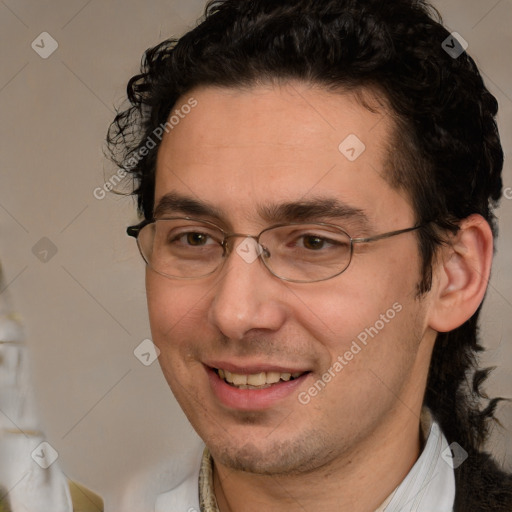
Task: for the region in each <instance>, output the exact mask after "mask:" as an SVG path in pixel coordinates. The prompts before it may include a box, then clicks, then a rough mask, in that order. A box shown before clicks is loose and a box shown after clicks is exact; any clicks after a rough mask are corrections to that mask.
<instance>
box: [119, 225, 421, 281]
mask: <svg viewBox="0 0 512 512" xmlns="http://www.w3.org/2000/svg"><path fill="white" fill-rule="evenodd" d="M163 220H189V221H193V222H200V223H202V224H209V225H210V226H212V227H214V228H216V229H218V230H219V231H220V232H221V233H222V234H223V235H224V238H223V240H222V242H220V244H219V245H220V246H221V247H222V249H223V253H222V257H223V258H224V257H226V258H227V256H229V255H230V252H231V249H230V247H229V245H228V244H227V240H228V239H230V238H233V237H244V238H252V239H253V240H255V242H256V243H257V244H258V246H259V247H261V248H262V249H263V250H262V252H261V253H260V254H259V255H258V258H259V259H261V260H262V262H263V265H264V266H265V268H266V269H267V270H268V271H269V272H270V273H271V274H272V275H273V276H275V277H277V278H278V279H281V280H282V281H288V282H292V283H318V282H321V281H328V280H329V279H333V278H334V277H337V276H339V275H340V274H343V272H345V270H347V268H348V267H349V266H350V263H351V262H352V255H353V253H354V244H355V243H370V242H377V241H379V240H384V239H386V238H391V237H393V236H397V235H401V234H403V233H409V232H411V231H415V230H418V229H421V228H423V227H425V225H426V224H428V223H422V224H417V225H416V226H412V227H410V228H405V229H398V230H394V231H387V232H386V233H380V234H378V235H374V236H370V237H363V238H352V237H351V236H350V235H349V234H348V233H347V232H346V231H345V230H344V229H343V228H341V227H340V226H337V225H336V224H330V223H328V222H285V223H282V224H274V225H272V226H269V227H267V228H265V229H263V230H262V231H260V233H259V234H258V235H248V234H244V233H230V232H227V231H225V230H224V229H222V228H221V227H220V226H218V225H217V224H215V223H214V222H211V221H208V220H204V219H197V218H194V217H188V216H185V217H164V218H161V219H155V218H152V219H144V220H143V221H141V222H140V223H139V224H135V225H133V226H128V227H127V228H126V234H127V235H128V236H130V237H133V238H135V240H136V241H137V247H138V249H139V252H140V255H141V256H142V259H143V260H144V261H145V263H146V265H148V266H149V267H150V268H151V269H152V270H153V271H154V272H156V273H157V274H160V275H161V276H164V277H167V278H168V279H202V278H204V277H208V276H210V275H212V274H213V273H214V272H215V271H217V270H218V269H219V268H220V267H221V266H222V265H223V263H224V262H222V261H221V263H219V265H218V266H217V267H215V268H214V269H213V270H212V271H211V272H209V273H208V274H204V275H202V276H198V277H178V276H170V275H168V274H164V273H163V272H159V271H158V270H156V269H154V268H153V267H152V266H151V263H150V262H149V261H148V260H147V259H146V256H145V255H144V253H143V251H142V248H141V246H140V243H139V233H140V232H141V231H142V229H144V228H145V227H146V226H148V225H149V224H154V223H156V222H158V221H163ZM308 224H312V225H315V226H326V227H330V228H336V229H337V230H338V231H340V232H341V233H343V234H345V235H347V237H348V238H349V240H350V254H349V258H348V263H347V266H346V267H345V268H344V269H343V270H341V271H340V272H338V273H337V274H334V275H333V276H330V277H325V278H322V279H315V280H314V281H303V280H297V279H289V278H286V277H281V276H278V275H277V274H276V273H275V272H274V271H273V270H272V269H271V268H270V267H268V265H267V263H266V260H265V259H264V258H261V256H262V254H265V253H266V254H267V257H268V256H270V252H269V251H268V249H267V248H266V247H265V246H264V245H262V244H260V242H259V239H260V237H261V235H262V234H263V233H265V232H266V231H270V230H272V229H275V228H280V227H284V226H302V225H308ZM224 261H226V260H224Z"/></svg>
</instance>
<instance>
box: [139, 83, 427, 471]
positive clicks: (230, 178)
mask: <svg viewBox="0 0 512 512" xmlns="http://www.w3.org/2000/svg"><path fill="white" fill-rule="evenodd" d="M190 96H193V97H194V98H195V100H197V106H195V107H194V108H193V109H191V112H190V113H189V114H188V115H186V116H184V118H183V119H181V120H180V122H179V123H178V124H177V125H175V126H174V128H173V129H172V131H170V132H169V134H168V135H166V137H165V138H164V140H163V142H162V145H161V148H160V150H159V155H158V163H157V173H156V189H155V197H156V200H155V204H156V205H158V204H159V202H160V201H161V200H162V198H163V197H164V196H165V195H166V194H169V193H174V194H179V195H182V196H186V197H189V198H191V199H193V200H194V201H197V202H200V203H204V204H207V205H208V206H212V207H213V208H215V209H216V211H217V212H218V214H219V218H217V217H216V216H213V217H212V216H203V215H197V214H196V215H194V214H193V212H188V211H182V210H180V211H177V210H171V209H169V210H166V211H165V212H160V213H159V215H160V216H162V215H161V214H162V213H164V215H163V216H176V215H186V214H189V215H191V216H193V217H199V218H201V219H204V220H208V221H212V222H215V223H216V224H218V225H219V226H221V227H222V228H224V230H225V231H230V232H236V233H244V234H252V235H257V234H258V233H259V232H260V231H261V230H263V229H264V228H266V227H268V225H269V224H268V223H267V222H266V221H265V220H264V219H263V218H262V217H260V216H259V214H258V212H259V210H260V209H261V207H262V206H269V205H276V206H279V205H282V204H284V203H296V202H304V201H308V200H311V199H312V198H315V199H318V198H322V199H326V200H327V199H333V200H336V201H338V202H341V203H343V204H344V205H345V207H346V208H347V210H349V211H352V210H357V211H360V212H363V213H364V216H361V215H350V214H349V215H345V216H344V217H342V218H337V217H330V216H326V215H324V214H322V215H320V216H318V215H314V214H313V213H311V215H310V216H309V217H308V219H307V222H329V223H332V224H336V225H338V226H341V227H342V228H343V229H344V230H345V231H347V232H348V233H349V234H350V235H351V236H352V237H353V238H356V237H365V236H372V235H375V234H379V233H383V232H386V231H392V230H398V229H402V228H408V227H411V226H413V225H414V224H415V219H414V216H413V211H412V209H411V206H410V203H409V201H408V199H407V196H406V194H405V193H403V192H401V191H397V190H395V189H393V188H391V187H390V185H389V184H388V182H387V181H386V180H385V179H384V177H383V176H384V174H385V162H386V159H387V151H388V141H389V140H390V135H391V131H392V125H391V121H390V118H389V117H388V116H385V115H383V113H380V114H375V113H372V112H370V111H369V110H367V109H366V108H364V107H363V106H362V105H361V104H360V103H359V102H358V101H357V100H356V98H355V97H354V96H353V95H351V94H348V93H347V94H343V93H336V94H335V93H332V92H326V91H323V90H320V89H318V88H316V89H314V88H310V87H309V88H308V87H306V86H305V85H302V84H298V83H294V84H287V85H283V86H281V87H271V86H268V87H255V88H252V89H250V90H244V91H241V90H234V89H221V88H202V89H197V90H194V91H193V92H192V93H191V94H190ZM187 100H188V97H187V98H184V99H183V104H185V103H186V102H187ZM179 107H180V104H178V105H176V108H179ZM187 110H188V109H187ZM352 134H353V135H355V136H357V138H358V139H359V140H360V141H362V142H363V143H364V145H365V146H366V149H365V150H364V152H362V153H361V154H360V155H359V156H358V157H357V158H355V159H354V156H357V155H358V153H359V152H360V151H361V149H362V146H361V145H360V143H358V142H357V140H356V139H355V138H354V137H353V136H352V138H349V139H348V142H347V143H345V144H344V145H343V144H342V146H341V149H340V148H339V146H340V144H341V143H342V142H343V141H344V140H345V139H346V138H347V137H348V136H349V135H352ZM347 145H348V146H347ZM351 148H354V151H352V150H351ZM348 157H349V158H348ZM167 206H169V205H167ZM278 220H279V219H276V221H278ZM301 220H304V219H301ZM243 241H244V239H243V237H242V238H236V239H235V242H234V250H233V251H232V253H231V255H230V256H229V258H228V259H227V260H226V261H225V263H224V265H223V266H222V267H221V268H220V269H218V270H217V271H216V272H215V273H214V274H212V275H210V276H208V277H205V278H201V279H193V280H178V279H169V278H166V277H164V276H162V275H159V274H157V273H155V272H154V271H152V270H151V269H149V268H148V270H147V276H146V279H147V296H148V306H149V315H150V322H151V329H152V335H153V340H154V342H155V344H156V345H157V346H158V347H159V349H160V351H161V355H160V364H161V366H162V369H163V372H164V374H165V377H166V379H167V381H168V383H169V385H170V387H171V388H172V391H173V393H174V395H175V396H176V398H177V400H178V401H179V403H180V405H181V407H182V408H183V410H184V411H185V413H186V415H187V417H188V419H189V420H190V422H191V423H192V425H193V427H194V428H195V429H196V431H197V432H198V433H199V435H200V436H201V437H202V438H203V440H204V441H205V442H206V444H207V445H208V447H209V448H210V451H211V452H212V454H213V456H214V459H215V460H216V461H217V462H220V463H222V464H225V465H227V466H230V467H235V468H240V469H244V470H247V471H253V472H260V473H267V474H280V473H294V472H298V471H306V470H310V469H314V468H317V467H320V466H322V465H325V464H328V463H330V462H335V461H340V460H348V459H350V454H351V453H357V452H358V451H360V450H361V449H363V448H362V447H363V446H364V445H365V443H366V444H367V445H368V443H371V442H372V439H373V440H374V441H375V439H379V436H381V437H382V436H383V435H386V434H385V432H387V434H389V433H390V432H392V431H393V432H394V433H395V434H398V433H399V431H400V429H401V428H402V427H403V425H404V424H409V425H411V424H414V422H417V415H418V414H419V410H420V408H421V401H422V394H423V388H424V385H425V379H426V375H427V370H428V363H429V356H430V351H431V345H432V342H433V338H434V337H433V333H432V332H431V330H430V329H429V328H428V301H427V300H422V301H420V300H418V299H417V298H416V285H417V283H418V280H419V278H420V275H419V269H420V261H419V254H418V249H417V240H416V237H415V233H414V232H412V233H406V234H402V235H399V236H396V237H393V238H389V239H384V240H380V241H378V242H374V243H369V244H356V245H355V247H354V254H353V258H352V262H351V264H350V266H349V267H348V269H347V270H346V271H345V272H344V273H342V274H340V275H338V276H336V277H334V278H332V279H329V280H326V281H322V282H316V283H293V282H285V281H283V280H280V279H278V278H277V277H275V276H273V275H272V274H271V273H270V272H269V271H268V270H267V269H266V268H265V266H264V265H263V264H262V262H261V260H259V259H257V260H256V261H254V262H252V263H247V262H246V261H245V259H244V258H242V257H241V256H240V255H239V254H238V253H237V251H236V247H237V246H238V244H240V243H243ZM336 362H337V364H336ZM218 369H221V370H224V371H226V370H227V371H229V372H231V373H232V374H236V379H241V380H244V379H245V378H246V377H245V376H246V375H251V376H252V377H248V378H249V381H248V382H249V384H250V383H251V382H262V381H261V380H258V379H261V378H262V376H261V375H259V376H256V374H261V373H263V372H265V375H264V376H263V378H264V379H267V380H269V381H270V380H275V379H276V374H277V375H278V376H279V378H280V380H279V382H277V383H275V384H272V385H271V386H266V387H263V388H261V389H240V388H239V387H236V386H233V385H232V384H229V383H227V382H225V381H224V380H223V379H222V378H221V377H220V376H219V375H218V372H217V371H216V370H218ZM286 374H295V375H299V376H298V377H297V378H295V379H292V380H288V379H289V378H290V377H289V376H288V375H286ZM231 379H232V380H234V379H233V377H232V378H231ZM267 380H265V382H266V381H267ZM236 382H238V381H236ZM381 437H380V438H381Z"/></svg>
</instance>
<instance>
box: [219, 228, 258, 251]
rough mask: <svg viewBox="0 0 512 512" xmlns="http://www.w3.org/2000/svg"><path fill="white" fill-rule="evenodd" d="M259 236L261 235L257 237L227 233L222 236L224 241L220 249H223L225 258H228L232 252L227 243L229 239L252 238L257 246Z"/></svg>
mask: <svg viewBox="0 0 512 512" xmlns="http://www.w3.org/2000/svg"><path fill="white" fill-rule="evenodd" d="M260 236H261V233H260V234H259V235H248V234H246V233H228V234H225V235H224V239H223V240H222V247H223V248H224V251H225V253H226V256H229V254H230V253H231V251H232V247H231V246H230V245H229V244H228V243H227V242H228V240H229V239H230V238H252V239H253V240H254V241H255V242H256V243H257V244H258V245H259V243H260Z"/></svg>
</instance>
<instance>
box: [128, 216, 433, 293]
mask: <svg viewBox="0 0 512 512" xmlns="http://www.w3.org/2000/svg"><path fill="white" fill-rule="evenodd" d="M421 227H423V225H418V226H414V227H411V228H406V229H400V230H398V231H390V232H388V233H382V234H380V235H375V236H372V237H369V238H351V236H350V235H349V234H348V233H346V232H345V231H344V230H343V229H341V228H340V227H339V226H336V225H334V224H327V223H323V222H320V223H289V224H279V225H274V226H271V227H268V228H266V229H264V230H263V231H262V232H261V233H260V234H259V235H257V236H254V235H245V234H241V233H227V232H226V231H224V230H223V229H221V228H220V227H219V226H217V225H215V224H213V223H212V222H208V221H205V220H197V219H193V218H191V217H171V218H164V219H157V220H144V221H143V222H141V223H140V224H138V225H136V226H130V227H129V228H128V229H127V234H128V235H130V236H132V237H134V238H136V239H137V245H138V247H139V251H140V253H141V255H142V257H143V258H144V261H145V262H146V264H147V265H148V266H149V267H150V268H151V269H152V270H154V271H155V272H157V273H158V274H161V275H163V276H165V277H168V278H171V279H198V278H202V277H206V276H209V275H211V274H213V273H214V272H215V271H216V270H217V269H218V268H219V267H221V266H222V264H223V263H224V261H225V260H226V259H227V257H228V256H229V254H230V253H231V251H232V249H233V245H232V244H230V243H229V242H230V241H231V240H232V239H234V238H236V237H244V238H245V239H246V240H247V241H248V242H249V243H244V242H242V243H240V244H239V245H238V247H237V249H236V251H237V252H238V254H239V255H240V256H242V257H243V258H244V259H245V260H246V261H247V262H250V261H255V260H256V259H258V258H259V259H261V261H262V262H263V264H264V265H265V267H267V269H268V270H269V271H270V273H271V274H272V275H274V276H276V277H278V278H279V279H282V280H284V281H291V282H294V283H314V282H317V281H325V280H327V279H331V278H333V277H336V276H337V275H339V274H341V273H342V272H344V271H345V270H347V268H348V266H349V264H350V262H351V260H352V254H353V252H354V244H359V243H369V242H376V241H378V240H383V239H385V238H391V237H393V236H396V235H400V234H402V233H408V232H410V231H414V230H417V229H420V228H421Z"/></svg>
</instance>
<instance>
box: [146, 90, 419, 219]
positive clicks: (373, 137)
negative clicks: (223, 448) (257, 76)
mask: <svg viewBox="0 0 512 512" xmlns="http://www.w3.org/2000/svg"><path fill="white" fill-rule="evenodd" d="M366 99H369V101H373V103H376V101H375V98H373V99H371V98H369V95H368V98H366ZM187 103H188V104H191V103H192V104H195V107H194V108H193V109H189V108H185V109H183V110H182V111H181V110H180V109H181V108H182V107H183V105H186V104H187ZM372 106H373V105H372ZM184 112H187V113H186V114H185V113H184ZM173 113H174V115H175V116H176V117H175V118H174V121H175V124H174V125H173V128H172V129H171V130H169V133H167V134H166V135H165V137H164V139H163V141H162V144H161V147H160V149H159V153H158V159H157V173H156V189H155V204H156V205H157V204H158V203H159V201H160V200H161V199H162V198H163V197H164V196H165V195H166V194H168V193H172V192H178V193H180V194H181V195H187V196H189V197H194V198H195V199H200V200H204V201H206V202H208V203H209V204H210V205H215V206H217V208H218V210H219V211H221V213H223V214H225V215H226V217H229V216H235V215H237V216H238V217H239V218H246V219H248V218H250V217H251V216H253V217H254V216H255V215H257V213H256V212H257V211H258V210H259V211H262V210H263V209H264V208H261V206H262V205H264V204H265V203H268V202H269V198H271V199H272V203H273V204H276V203H279V202H288V203H289V202H294V201H295V202H296V201H299V200H304V199H307V198H308V197H311V196H314V197H326V198H327V197H331V198H335V199H337V200H340V201H342V202H343V203H346V204H348V205H351V206H353V207H354V208H357V209H361V210H365V211H368V217H369V218H370V219H371V217H372V216H373V217H377V216H378V215H382V214H383V213H384V212H383V211H382V210H383V209H385V206H386V204H387V206H388V207H389V208H388V209H389V211H390V212H393V209H395V210H394V211H395V213H396V212H397V211H398V210H396V207H397V203H403V204H402V205H401V208H400V209H399V210H400V211H402V213H404V212H405V210H406V209H407V208H408V202H407V198H406V197H405V196H403V194H401V193H400V192H399V191H396V190H394V189H392V188H391V187H390V185H389V184H388V182H387V181H386V180H385V172H386V165H387V161H388V147H389V141H390V138H391V135H392V133H393V128H394V127H393V124H392V122H391V117H390V116H389V115H387V112H386V110H385V109H384V108H383V107H380V108H378V109H374V108H373V109H372V110H370V109H368V108H366V107H365V106H363V104H362V102H361V95H359V96H358V95H356V94H353V93H348V92H330V91H326V90H324V89H321V88H318V87H312V86H307V85H305V84H302V83H286V84H282V85H279V86H271V85H262V86H257V87H256V86H255V87H251V88H247V89H230V88H217V87H205V88H200V89H196V90H193V91H191V93H190V94H189V95H187V96H185V97H183V98H182V99H181V100H180V102H178V103H177V104H176V106H175V108H174V110H173ZM180 114H181V115H180ZM178 117H179V122H178V123H176V120H177V118H178ZM386 200H387V203H386ZM408 216H409V215H408Z"/></svg>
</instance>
